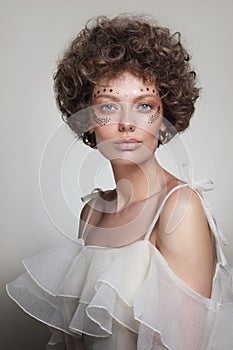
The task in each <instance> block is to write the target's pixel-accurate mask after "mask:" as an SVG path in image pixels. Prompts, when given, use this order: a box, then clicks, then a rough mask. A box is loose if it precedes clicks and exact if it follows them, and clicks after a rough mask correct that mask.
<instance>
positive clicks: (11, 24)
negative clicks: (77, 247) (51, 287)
mask: <svg viewBox="0 0 233 350" xmlns="http://www.w3.org/2000/svg"><path fill="white" fill-rule="evenodd" d="M122 12H133V13H142V12H143V13H146V14H150V15H152V16H153V17H155V18H157V19H158V21H159V22H160V23H161V24H162V25H164V26H167V27H169V28H170V29H171V30H172V31H180V32H181V33H182V37H183V42H184V43H185V45H186V47H187V48H188V50H189V51H190V52H191V54H192V57H193V59H192V64H193V66H194V68H195V69H196V71H197V73H198V78H199V84H200V85H201V86H202V93H201V98H200V99H199V101H198V103H197V109H196V112H195V115H194V117H193V120H192V123H191V126H190V128H189V130H188V131H187V132H186V133H185V134H184V135H183V140H184V141H185V143H186V146H187V149H188V151H189V154H190V157H191V161H192V166H193V171H194V177H195V179H200V178H210V179H212V180H213V181H214V183H215V190H214V192H212V193H208V194H207V195H206V196H207V198H208V200H209V202H210V203H211V206H212V209H213V211H214V213H215V216H216V218H217V221H218V223H219V226H220V228H221V230H222V231H223V232H224V234H225V235H226V237H227V238H228V241H229V246H228V247H224V251H225V253H226V255H227V257H228V258H229V260H230V261H231V263H233V237H232V231H231V228H232V223H233V217H232V207H231V206H232V202H231V200H232V194H233V188H232V181H231V179H232V174H233V169H232V167H233V166H232V150H233V138H232V131H233V121H232V120H233V115H232V104H233V97H232V96H233V93H232V81H233V79H232V78H233V65H232V62H233V46H232V33H233V2H232V1H231V0H223V1H214V0H206V1H202V0H196V1H190V0H176V1H172V0H170V1H164V0H157V1H156V0H151V1H150V0H143V1H140V0H139V1H135V0H134V1H132V0H128V1H125V0H117V1H110V0H109V1H107V0H98V1H96V2H94V1H93V2H91V1H89V2H88V1H83V0H82V1H81V0H50V1H45V0H40V1H33V0H30V1H29V0H21V1H16V0H8V1H6V0H5V1H1V4H0V23H1V30H0V35H1V47H0V52H1V54H0V55H1V56H0V57H1V65H0V70H1V72H0V89H1V94H0V98H1V139H0V142H1V145H0V150H1V202H2V203H1V255H0V259H1V262H0V270H1V274H0V276H1V318H2V320H1V322H0V325H1V326H0V327H1V337H2V338H1V339H0V347H1V348H2V349H4V350H13V349H14V350H15V349H23V350H32V349H33V350H40V349H41V350H42V349H45V347H46V345H45V344H46V343H47V339H48V337H49V334H48V331H47V328H46V327H45V326H44V325H41V324H40V323H39V322H37V321H34V320H33V319H32V318H30V317H29V316H27V315H25V314H24V313H23V311H21V310H20V309H19V308H18V307H17V306H16V304H15V303H13V302H12V301H11V300H10V299H9V298H8V296H7V295H6V292H5V284H6V283H7V282H9V281H11V280H13V279H15V278H16V277H17V276H18V275H19V274H21V273H23V271H24V269H23V266H22V264H21V259H22V258H24V257H28V256H31V255H34V254H36V253H37V252H40V251H42V250H45V249H47V248H49V247H53V246H55V245H56V244H57V243H58V242H59V243H61V242H62V239H63V238H62V235H61V234H60V233H59V230H58V229H57V228H56V226H55V225H54V224H53V223H52V222H51V218H49V216H48V215H47V213H46V211H45V207H44V205H43V203H42V199H41V194H40V187H39V168H40V160H41V155H42V152H43V149H44V147H45V145H46V143H47V142H48V140H49V138H50V136H51V134H52V133H53V132H54V130H55V129H56V128H57V127H58V126H59V125H60V122H61V116H60V113H59V112H58V110H57V108H56V105H55V101H54V94H53V79H52V76H53V73H54V71H55V69H56V61H57V59H58V57H59V55H60V54H61V53H62V50H63V49H64V48H66V46H67V45H68V43H69V41H70V40H71V39H72V38H73V37H74V36H75V35H76V34H77V33H78V32H79V31H80V30H81V29H82V28H83V26H84V24H85V22H86V21H87V20H88V19H89V18H91V17H93V16H97V15H108V16H115V15H117V14H119V13H122ZM67 132H68V131H67ZM61 146H62V144H61ZM59 151H60V150H59V147H58V149H57V156H59ZM55 155H56V153H55ZM55 158H56V157H55ZM51 180H52V179H51V178H50V179H49V181H51ZM50 183H52V182H50ZM53 204H54V207H55V208H58V210H59V207H58V203H57V199H54V203H53ZM61 210H62V209H61ZM57 214H59V215H60V217H62V218H63V222H62V224H63V225H66V224H67V225H69V220H68V218H69V216H68V215H67V216H66V215H63V212H60V213H55V214H54V215H55V216H56V215H57Z"/></svg>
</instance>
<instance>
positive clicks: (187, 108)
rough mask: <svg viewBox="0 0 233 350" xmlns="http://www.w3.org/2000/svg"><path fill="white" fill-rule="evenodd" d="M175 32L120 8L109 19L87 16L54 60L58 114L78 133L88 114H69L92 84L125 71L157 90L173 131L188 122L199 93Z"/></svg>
mask: <svg viewBox="0 0 233 350" xmlns="http://www.w3.org/2000/svg"><path fill="white" fill-rule="evenodd" d="M180 39H181V35H180V33H179V32H176V33H174V34H172V33H171V32H170V30H169V29H168V28H165V27H161V26H159V25H157V24H156V23H155V22H153V21H152V20H151V19H150V20H149V19H148V18H146V17H145V16H143V15H142V16H139V15H138V16H134V15H130V14H126V15H125V14H123V15H119V16H117V17H114V18H112V19H110V18H108V17H106V16H100V17H97V18H95V19H92V20H90V21H88V22H87V24H86V26H85V28H84V29H83V30H82V31H81V32H80V33H79V34H78V36H77V37H76V38H75V39H74V40H73V41H72V42H71V44H70V45H69V47H68V49H67V50H66V51H65V53H64V55H63V57H62V58H61V59H60V61H59V62H58V67H57V71H56V72H55V74H54V90H55V96H56V102H57V105H58V107H59V109H60V111H61V112H62V118H63V120H64V121H65V122H66V123H67V124H68V125H69V126H70V127H71V129H72V130H73V131H74V132H75V133H76V134H77V135H78V136H79V137H80V136H81V134H82V133H83V132H84V131H85V130H87V127H88V123H89V120H88V117H87V115H86V114H85V113H80V114H79V120H76V121H71V119H72V118H70V121H69V117H70V116H71V115H72V114H74V113H76V112H78V111H82V110H83V109H85V108H87V107H88V106H90V104H91V99H92V94H93V89H94V86H95V84H96V83H97V82H98V81H99V80H100V79H102V78H104V77H108V79H111V78H114V77H116V76H117V75H119V74H121V73H123V72H124V71H130V72H132V73H134V74H135V75H136V76H138V77H142V78H143V79H144V81H148V82H154V83H155V84H156V87H157V89H158V91H159V94H160V97H161V100H162V105H163V113H164V117H165V118H166V119H167V120H168V121H169V122H170V123H171V124H172V125H173V126H174V127H175V129H176V131H177V132H181V131H183V130H185V129H186V128H187V127H188V126H189V122H190V119H191V117H192V115H193V113H194V109H195V108H194V103H195V101H196V99H197V98H198V97H199V90H200V89H199V88H197V87H196V73H195V72H194V71H193V70H192V69H191V67H190V63H189V61H190V56H189V54H188V52H187V51H186V50H185V48H184V47H183V45H182V44H181V41H180Z"/></svg>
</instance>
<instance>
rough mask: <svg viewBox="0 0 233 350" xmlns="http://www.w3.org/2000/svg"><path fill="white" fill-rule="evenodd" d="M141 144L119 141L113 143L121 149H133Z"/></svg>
mask: <svg viewBox="0 0 233 350" xmlns="http://www.w3.org/2000/svg"><path fill="white" fill-rule="evenodd" d="M140 146H141V143H140V142H120V143H114V147H115V148H117V149H119V150H121V151H133V150H135V149H137V148H139V147H140Z"/></svg>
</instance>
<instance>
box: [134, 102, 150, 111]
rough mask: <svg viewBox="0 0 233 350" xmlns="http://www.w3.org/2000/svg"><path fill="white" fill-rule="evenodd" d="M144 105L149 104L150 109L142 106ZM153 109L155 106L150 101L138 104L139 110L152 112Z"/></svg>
mask: <svg viewBox="0 0 233 350" xmlns="http://www.w3.org/2000/svg"><path fill="white" fill-rule="evenodd" d="M143 106H147V107H149V109H148V108H146V109H145V108H142V109H141V108H140V107H143ZM152 109H153V106H152V105H151V104H149V103H140V104H139V105H138V106H137V110H140V112H150V111H151V110H152Z"/></svg>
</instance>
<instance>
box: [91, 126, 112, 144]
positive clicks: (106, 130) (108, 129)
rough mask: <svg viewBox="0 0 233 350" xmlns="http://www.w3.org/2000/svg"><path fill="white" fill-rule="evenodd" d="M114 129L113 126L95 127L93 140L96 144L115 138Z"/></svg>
mask: <svg viewBox="0 0 233 350" xmlns="http://www.w3.org/2000/svg"><path fill="white" fill-rule="evenodd" d="M115 129H116V127H113V125H107V124H106V125H103V126H97V127H95V129H94V130H95V138H96V142H97V144H98V143H100V142H103V141H107V140H111V139H113V138H114V137H116V130H115Z"/></svg>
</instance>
